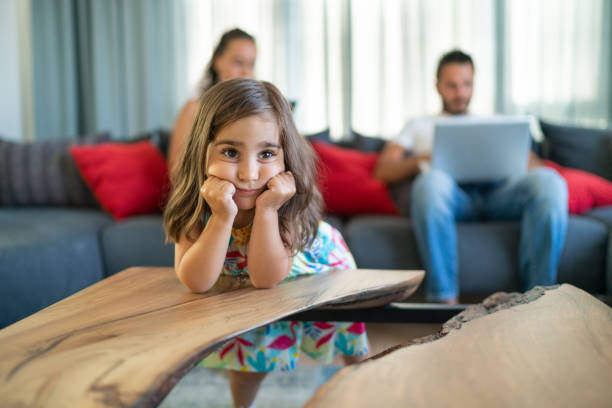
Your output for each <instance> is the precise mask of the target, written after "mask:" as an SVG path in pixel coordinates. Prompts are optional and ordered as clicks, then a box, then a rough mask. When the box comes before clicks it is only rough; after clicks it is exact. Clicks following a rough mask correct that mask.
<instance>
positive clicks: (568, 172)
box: [544, 160, 612, 214]
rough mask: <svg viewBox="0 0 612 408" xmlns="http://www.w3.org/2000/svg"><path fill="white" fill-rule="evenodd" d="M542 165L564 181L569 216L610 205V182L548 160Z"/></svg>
mask: <svg viewBox="0 0 612 408" xmlns="http://www.w3.org/2000/svg"><path fill="white" fill-rule="evenodd" d="M544 165H545V166H547V167H551V168H553V169H555V170H556V171H557V173H559V175H561V177H563V178H564V179H565V182H566V183H567V193H568V209H569V212H570V213H571V214H582V213H584V212H586V211H588V210H590V209H591V208H594V207H601V206H604V205H612V182H610V181H608V180H606V179H605V178H603V177H599V176H597V175H595V174H592V173H589V172H586V171H583V170H578V169H573V168H570V167H563V166H561V165H559V164H557V163H555V162H552V161H550V160H544Z"/></svg>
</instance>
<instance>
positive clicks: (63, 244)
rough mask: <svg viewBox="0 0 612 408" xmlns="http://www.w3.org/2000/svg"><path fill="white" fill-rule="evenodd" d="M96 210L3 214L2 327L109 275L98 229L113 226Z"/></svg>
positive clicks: (11, 210) (23, 209) (0, 251)
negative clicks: (103, 262)
mask: <svg viewBox="0 0 612 408" xmlns="http://www.w3.org/2000/svg"><path fill="white" fill-rule="evenodd" d="M111 222H112V220H111V218H110V217H109V216H108V215H107V214H105V213H104V212H102V211H99V210H92V209H82V208H78V209H77V208H75V209H67V208H53V207H47V208H34V207H3V208H2V209H1V210H0V226H1V227H0V228H1V229H2V233H1V234H0V265H1V268H0V279H1V282H2V284H1V285H0V310H1V311H2V313H0V327H4V326H6V325H8V324H10V323H13V322H14V321H16V320H19V319H21V318H24V317H26V316H28V315H29V314H32V313H34V312H37V311H38V310H40V309H42V308H44V307H46V306H48V305H50V304H52V303H54V302H57V301H59V300H61V299H63V298H65V297H66V296H69V295H71V294H73V293H74V292H77V291H79V290H81V289H83V288H85V287H87V286H89V285H91V284H93V283H95V282H97V281H99V280H100V279H102V277H103V267H102V256H101V253H100V244H99V240H98V231H99V230H100V228H101V227H102V226H103V225H106V224H109V223H111Z"/></svg>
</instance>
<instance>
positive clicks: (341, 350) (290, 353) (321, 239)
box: [200, 221, 368, 372]
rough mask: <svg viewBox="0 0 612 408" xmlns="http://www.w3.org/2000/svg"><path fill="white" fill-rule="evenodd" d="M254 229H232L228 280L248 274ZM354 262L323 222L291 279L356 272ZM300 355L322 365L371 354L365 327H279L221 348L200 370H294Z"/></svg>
mask: <svg viewBox="0 0 612 408" xmlns="http://www.w3.org/2000/svg"><path fill="white" fill-rule="evenodd" d="M250 234H251V226H246V227H244V228H240V229H233V230H232V236H231V238H230V244H229V248H228V251H227V256H226V258H225V263H224V265H223V271H222V274H223V275H234V276H237V275H243V274H247V273H248V269H247V248H248V241H249V237H250ZM354 268H356V266H355V261H354V260H353V256H352V255H351V253H350V252H349V250H348V247H347V246H346V244H345V242H344V240H343V239H342V235H340V232H338V231H337V230H336V229H334V228H333V227H332V226H331V225H329V224H327V223H325V222H323V221H321V222H320V223H319V230H318V233H317V237H316V238H315V240H314V242H313V243H312V245H311V246H310V248H307V249H305V250H303V251H301V252H299V253H298V254H297V255H296V256H295V257H294V258H293V265H292V267H291V272H290V273H289V276H288V277H287V278H292V277H295V276H299V275H307V274H315V273H320V272H325V271H329V270H331V269H354ZM300 351H302V352H304V353H306V354H307V355H308V356H310V357H311V358H313V359H314V360H317V361H319V362H321V363H331V361H332V360H333V359H334V357H335V356H336V355H337V354H344V355H347V356H362V355H365V354H366V353H367V352H368V340H367V336H366V332H365V324H364V323H346V322H343V323H340V322H298V321H278V322H275V323H271V324H268V325H266V326H264V327H261V328H258V329H255V330H252V331H250V332H248V333H245V334H243V335H241V336H237V337H234V338H233V339H232V340H230V341H228V342H226V343H225V344H223V345H221V346H220V347H219V348H218V349H217V350H215V351H214V352H212V353H211V354H210V355H209V356H208V357H206V358H205V359H204V360H203V361H202V362H201V363H200V365H202V366H204V367H213V368H227V369H231V370H239V371H251V372H258V371H273V370H292V369H294V368H295V366H296V364H297V361H298V358H299V355H300Z"/></svg>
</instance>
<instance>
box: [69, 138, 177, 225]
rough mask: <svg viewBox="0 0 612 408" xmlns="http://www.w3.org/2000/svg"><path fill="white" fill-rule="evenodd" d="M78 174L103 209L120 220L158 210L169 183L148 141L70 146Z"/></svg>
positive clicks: (162, 163)
mask: <svg viewBox="0 0 612 408" xmlns="http://www.w3.org/2000/svg"><path fill="white" fill-rule="evenodd" d="M70 154H71V155H72V157H73V158H74V161H75V163H76V165H77V167H78V168H79V172H80V173H81V176H82V177H83V179H84V180H85V182H86V183H87V185H89V187H90V188H91V190H92V191H93V193H94V196H95V197H96V199H97V200H98V202H99V203H100V205H101V206H102V208H104V209H105V210H106V211H108V212H110V213H111V214H112V216H113V217H114V218H115V219H117V220H119V219H122V218H125V217H128V216H130V215H136V214H149V213H155V212H159V211H160V209H161V207H162V206H163V201H164V199H165V197H166V193H167V191H168V187H169V185H170V183H169V181H168V168H167V166H166V160H165V159H164V156H163V155H162V154H161V152H160V151H159V150H158V149H157V148H156V147H155V146H153V145H151V143H150V142H149V141H142V142H136V143H130V144H126V143H101V144H98V145H94V146H72V147H70Z"/></svg>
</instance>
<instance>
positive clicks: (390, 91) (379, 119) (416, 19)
mask: <svg viewBox="0 0 612 408" xmlns="http://www.w3.org/2000/svg"><path fill="white" fill-rule="evenodd" d="M602 2H603V0H589V1H580V0H560V1H555V0H540V1H528V0H513V1H504V0H436V1H428V0H333V1H332V0H329V1H325V0H231V1H224V0H207V1H198V0H185V3H183V4H184V6H185V9H186V17H187V24H185V32H186V34H185V37H186V39H187V44H188V45H187V46H186V48H187V49H188V54H187V58H186V60H187V61H188V62H187V63H186V67H187V68H186V69H187V71H186V73H185V77H184V79H183V80H182V83H181V84H180V85H179V89H180V92H181V93H182V94H183V95H184V99H187V98H188V97H189V96H190V95H192V94H193V91H194V89H195V85H196V83H197V81H198V80H199V78H200V76H201V74H202V71H203V69H204V65H205V64H206V63H207V62H208V58H209V57H210V54H211V53H212V47H213V46H214V44H215V43H216V41H217V40H218V38H219V36H220V35H221V33H223V32H224V31H225V30H227V29H230V28H233V27H236V26H238V27H241V28H243V29H245V30H247V31H248V32H250V33H252V34H253V35H254V36H255V37H256V39H257V44H258V59H257V65H256V75H257V77H258V78H260V79H265V80H268V81H271V82H273V83H275V84H276V85H277V86H278V87H279V88H280V90H281V91H282V92H283V93H284V94H285V95H286V96H287V98H289V99H291V100H294V101H296V102H297V106H296V109H295V119H296V124H297V126H298V129H299V130H300V131H301V132H302V133H304V134H308V133H313V132H317V131H321V130H323V129H325V128H330V130H331V134H332V136H333V137H334V138H336V139H338V138H341V137H346V136H348V135H350V131H351V130H355V131H357V132H359V133H361V134H366V135H371V136H381V137H384V138H390V137H393V136H395V135H396V134H397V133H398V132H399V131H400V129H401V128H402V126H403V124H404V122H405V121H406V120H408V119H409V118H411V117H415V116H421V115H431V114H436V113H437V112H439V111H440V109H441V106H440V98H439V96H438V94H437V92H436V90H435V81H436V78H435V71H436V67H437V63H438V60H439V58H440V57H441V56H442V54H444V53H445V52H447V51H449V50H451V49H453V48H460V49H462V50H463V51H465V52H467V53H468V54H470V55H471V56H472V57H473V59H474V63H475V68H476V75H475V82H474V96H473V99H472V103H471V111H472V112H474V113H477V114H490V113H493V112H496V111H497V112H505V113H525V112H528V113H533V114H536V115H542V116H544V117H547V118H551V119H554V120H559V121H563V122H572V121H574V122H575V121H577V120H579V119H581V120H585V119H587V120H588V119H589V118H592V121H591V122H592V123H598V124H602V123H604V122H605V119H606V118H608V116H609V112H610V102H609V101H610V95H609V93H610V85H609V82H608V81H609V80H608V79H606V78H602V75H604V76H605V75H606V73H607V74H608V75H609V68H606V67H609V66H610V63H609V57H607V59H606V60H600V58H601V57H600V56H601V55H602V49H604V50H605V47H606V46H607V47H610V44H609V41H610V39H609V38H605V35H602V33H603V32H604V31H605V30H604V28H605V27H603V26H602V24H604V23H605V20H604V18H605V16H606V15H609V14H610V13H602V7H603V6H602ZM498 27H501V28H498ZM604 41H605V43H604ZM606 64H607V65H606ZM602 86H603V88H602ZM179 107H180V106H177V108H176V110H177V111H178V109H179Z"/></svg>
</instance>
